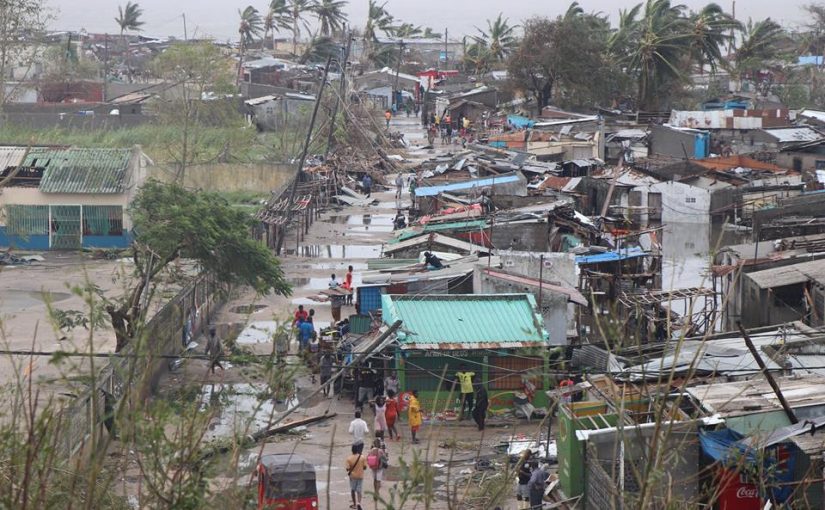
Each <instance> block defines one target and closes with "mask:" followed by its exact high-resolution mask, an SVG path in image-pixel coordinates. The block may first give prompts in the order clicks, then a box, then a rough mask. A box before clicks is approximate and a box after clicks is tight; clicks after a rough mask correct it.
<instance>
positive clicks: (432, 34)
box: [421, 27, 441, 39]
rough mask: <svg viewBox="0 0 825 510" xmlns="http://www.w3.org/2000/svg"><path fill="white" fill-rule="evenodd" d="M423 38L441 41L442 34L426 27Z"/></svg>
mask: <svg viewBox="0 0 825 510" xmlns="http://www.w3.org/2000/svg"><path fill="white" fill-rule="evenodd" d="M421 37H422V38H424V39H441V32H436V31H434V30H433V29H432V28H430V27H425V28H424V33H423V34H421Z"/></svg>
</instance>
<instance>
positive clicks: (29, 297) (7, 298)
mask: <svg viewBox="0 0 825 510" xmlns="http://www.w3.org/2000/svg"><path fill="white" fill-rule="evenodd" d="M70 297H72V295H71V294H69V293H68V292H40V291H33V290H17V289H11V290H7V291H5V292H3V295H2V297H0V311H3V312H13V311H17V310H22V309H24V308H29V307H31V306H37V305H42V304H44V303H45V302H46V301H47V300H48V301H51V302H52V303H57V302H59V301H64V300H66V299H69V298H70Z"/></svg>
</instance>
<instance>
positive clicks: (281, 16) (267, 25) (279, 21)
mask: <svg viewBox="0 0 825 510" xmlns="http://www.w3.org/2000/svg"><path fill="white" fill-rule="evenodd" d="M263 27H264V35H263V39H264V40H268V36H272V47H273V48H274V47H275V32H280V31H281V30H292V20H291V18H290V16H289V8H288V7H287V5H286V0H272V1H271V2H270V3H269V9H267V11H266V16H264V20H263Z"/></svg>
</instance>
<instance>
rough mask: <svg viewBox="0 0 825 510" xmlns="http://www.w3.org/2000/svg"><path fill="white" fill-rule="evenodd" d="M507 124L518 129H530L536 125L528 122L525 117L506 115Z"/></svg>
mask: <svg viewBox="0 0 825 510" xmlns="http://www.w3.org/2000/svg"><path fill="white" fill-rule="evenodd" d="M507 123H508V124H510V125H511V126H514V127H517V128H519V129H522V128H531V127H533V126H534V125H535V124H536V121H534V120H530V119H528V118H527V117H524V116H522V115H508V116H507Z"/></svg>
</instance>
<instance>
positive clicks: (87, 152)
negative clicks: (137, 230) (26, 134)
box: [0, 146, 152, 250]
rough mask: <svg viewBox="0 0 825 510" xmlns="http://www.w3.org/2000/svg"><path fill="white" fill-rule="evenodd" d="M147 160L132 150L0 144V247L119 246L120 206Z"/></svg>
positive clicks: (125, 238) (127, 235)
mask: <svg viewBox="0 0 825 510" xmlns="http://www.w3.org/2000/svg"><path fill="white" fill-rule="evenodd" d="M151 164H152V163H151V160H150V159H149V158H148V157H147V156H146V155H145V154H144V153H143V151H142V150H140V148H139V147H137V146H136V147H134V148H132V149H80V148H56V147H36V148H32V149H26V148H24V147H4V148H0V167H2V168H3V170H2V172H0V180H2V179H4V178H9V181H8V184H7V185H6V186H5V187H4V188H3V190H2V194H0V208H2V209H0V246H5V247H12V248H19V249H28V250H49V249H54V250H76V249H80V248H123V247H126V246H128V245H129V242H130V241H131V237H132V224H131V221H130V219H129V216H128V215H127V214H126V207H127V206H128V205H129V202H130V201H131V200H132V198H133V197H134V195H135V193H136V191H137V189H138V187H139V186H140V185H141V183H142V182H143V181H144V180H145V177H146V170H147V166H148V165H151Z"/></svg>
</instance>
